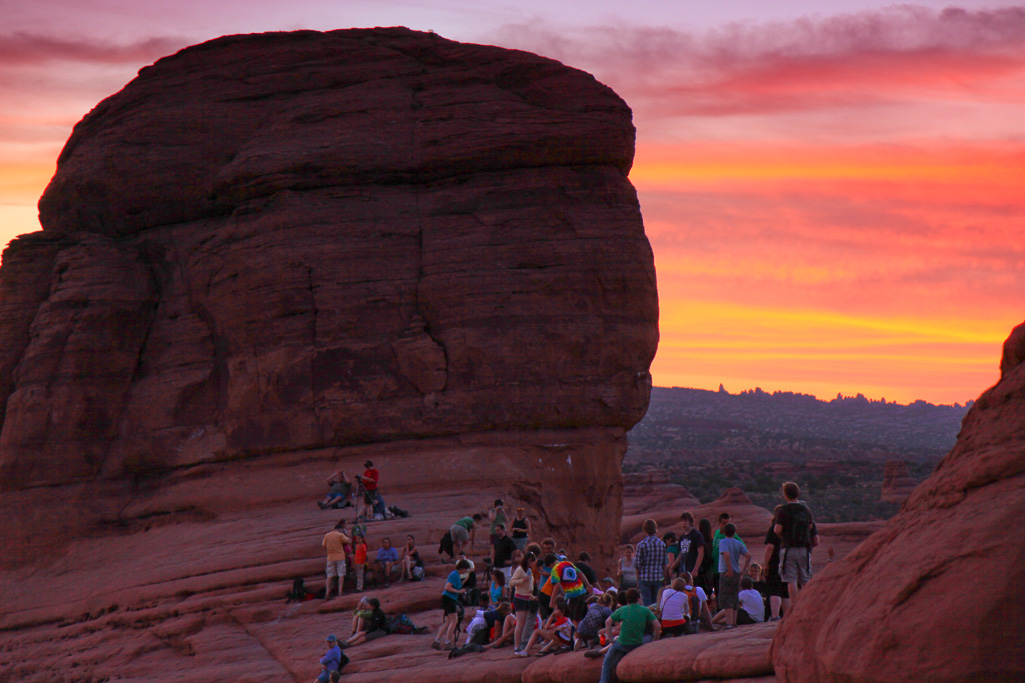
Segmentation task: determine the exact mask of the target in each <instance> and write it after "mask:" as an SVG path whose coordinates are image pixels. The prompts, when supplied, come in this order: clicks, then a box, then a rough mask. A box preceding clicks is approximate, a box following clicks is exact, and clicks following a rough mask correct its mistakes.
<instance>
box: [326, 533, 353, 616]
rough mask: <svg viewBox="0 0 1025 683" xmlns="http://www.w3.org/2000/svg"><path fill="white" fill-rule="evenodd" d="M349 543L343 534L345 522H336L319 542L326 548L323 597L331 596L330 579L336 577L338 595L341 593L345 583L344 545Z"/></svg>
mask: <svg viewBox="0 0 1025 683" xmlns="http://www.w3.org/2000/svg"><path fill="white" fill-rule="evenodd" d="M348 544H349V537H348V536H346V535H345V522H338V524H335V528H334V529H332V530H331V531H329V532H327V534H326V535H325V536H324V539H323V540H322V541H321V542H320V545H321V547H323V548H324V549H325V550H327V566H326V568H325V573H326V574H327V587H326V588H325V589H324V599H325V600H327V599H329V598H330V597H331V583H332V579H334V578H337V579H338V595H341V594H342V584H343V583H345V546H347V545H348Z"/></svg>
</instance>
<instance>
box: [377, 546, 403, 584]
mask: <svg viewBox="0 0 1025 683" xmlns="http://www.w3.org/2000/svg"><path fill="white" fill-rule="evenodd" d="M398 564H399V551H398V548H393V547H392V544H391V539H390V538H388V537H387V536H385V537H384V538H382V539H381V547H380V548H378V549H377V557H375V558H374V565H375V566H376V567H377V571H379V572H381V575H382V576H384V587H385V588H387V587H388V586H390V585H391V575H392V572H393V571H394V570H396V569H399V566H398Z"/></svg>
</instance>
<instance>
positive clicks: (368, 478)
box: [363, 467, 381, 491]
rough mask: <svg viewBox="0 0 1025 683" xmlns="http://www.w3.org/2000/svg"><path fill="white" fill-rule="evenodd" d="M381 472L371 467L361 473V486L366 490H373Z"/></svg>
mask: <svg viewBox="0 0 1025 683" xmlns="http://www.w3.org/2000/svg"><path fill="white" fill-rule="evenodd" d="M380 476H381V474H380V473H379V472H378V471H377V469H376V468H373V467H371V468H370V469H369V470H367V471H366V472H364V473H363V488H365V489H366V490H367V491H373V490H375V489H376V488H377V479H378V477H380Z"/></svg>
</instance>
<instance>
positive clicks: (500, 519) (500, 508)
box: [488, 498, 506, 545]
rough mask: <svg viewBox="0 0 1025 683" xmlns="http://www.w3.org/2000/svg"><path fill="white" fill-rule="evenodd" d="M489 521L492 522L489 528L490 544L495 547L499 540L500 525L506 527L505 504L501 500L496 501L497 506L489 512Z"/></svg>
mask: <svg viewBox="0 0 1025 683" xmlns="http://www.w3.org/2000/svg"><path fill="white" fill-rule="evenodd" d="M488 520H489V521H490V522H491V524H490V526H489V527H488V543H490V544H491V545H495V541H496V540H498V536H497V532H496V531H495V530H496V529H497V528H498V525H499V524H501V525H503V526H505V522H506V515H505V502H503V501H502V499H501V498H499V499H497V500H496V501H495V506H494V507H493V508H491V509H490V510H488Z"/></svg>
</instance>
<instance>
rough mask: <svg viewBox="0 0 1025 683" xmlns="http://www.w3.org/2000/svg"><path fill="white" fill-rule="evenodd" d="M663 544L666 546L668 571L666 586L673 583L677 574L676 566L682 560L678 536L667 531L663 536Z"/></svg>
mask: <svg viewBox="0 0 1025 683" xmlns="http://www.w3.org/2000/svg"><path fill="white" fill-rule="evenodd" d="M662 542H663V543H665V544H666V570H665V578H663V580H662V585H663V586H666V585H668V584H669V583H671V582H672V580H673V576H674V575H675V572H676V565H677V563H678V562H679V560H680V546H679V545H677V543H676V534H674V533H673V532H672V531H667V532H666V533H664V534H662Z"/></svg>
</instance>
